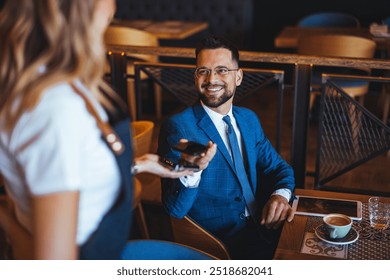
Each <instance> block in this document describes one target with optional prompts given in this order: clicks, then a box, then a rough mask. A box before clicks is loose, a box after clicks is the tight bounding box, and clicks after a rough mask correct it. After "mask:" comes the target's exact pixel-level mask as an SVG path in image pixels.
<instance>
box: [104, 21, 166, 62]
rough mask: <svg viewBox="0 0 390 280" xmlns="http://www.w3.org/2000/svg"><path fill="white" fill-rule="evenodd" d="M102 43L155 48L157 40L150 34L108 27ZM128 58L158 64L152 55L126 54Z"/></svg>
mask: <svg viewBox="0 0 390 280" xmlns="http://www.w3.org/2000/svg"><path fill="white" fill-rule="evenodd" d="M104 42H105V43H106V44H111V45H132V46H149V47H157V46H158V45H159V43H158V38H157V37H156V36H155V35H153V34H152V33H149V32H146V31H142V30H138V29H135V28H130V27H123V26H109V27H108V28H107V30H106V32H105V34H104ZM128 56H131V57H134V58H137V59H141V60H144V61H148V62H158V57H157V56H154V55H143V54H128Z"/></svg>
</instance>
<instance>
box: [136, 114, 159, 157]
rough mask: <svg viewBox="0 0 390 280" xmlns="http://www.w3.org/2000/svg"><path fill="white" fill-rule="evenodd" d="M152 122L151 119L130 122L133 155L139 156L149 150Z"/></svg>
mask: <svg viewBox="0 0 390 280" xmlns="http://www.w3.org/2000/svg"><path fill="white" fill-rule="evenodd" d="M153 129H154V123H153V122H151V121H133V122H131V132H132V134H133V147H134V157H139V156H142V155H144V154H147V153H149V152H150V145H151V143H152V137H153Z"/></svg>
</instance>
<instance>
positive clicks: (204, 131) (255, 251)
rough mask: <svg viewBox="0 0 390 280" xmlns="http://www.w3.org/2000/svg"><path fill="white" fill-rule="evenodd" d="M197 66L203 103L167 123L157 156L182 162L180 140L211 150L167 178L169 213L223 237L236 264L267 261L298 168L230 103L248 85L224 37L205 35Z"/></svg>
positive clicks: (288, 216)
mask: <svg viewBox="0 0 390 280" xmlns="http://www.w3.org/2000/svg"><path fill="white" fill-rule="evenodd" d="M196 64H197V65H196V66H197V68H196V71H195V86H196V89H197V90H198V92H199V98H200V101H199V102H198V103H196V104H195V105H194V106H192V107H190V108H187V109H186V110H184V111H183V112H181V113H179V114H176V115H174V116H172V117H170V118H169V119H168V120H167V121H166V122H164V123H163V124H162V126H161V130H160V135H159V147H158V153H159V154H160V155H161V156H163V157H165V158H167V159H169V160H171V161H173V162H178V161H179V159H180V156H181V154H180V153H179V152H177V151H175V150H174V149H172V147H173V146H175V145H176V144H177V143H178V142H179V141H180V140H181V139H188V140H189V141H195V142H198V143H201V144H204V145H207V146H208V150H207V152H205V153H203V154H202V155H200V156H193V157H188V156H187V157H186V159H187V160H189V161H191V162H192V163H195V164H197V165H198V166H199V171H197V172H194V173H193V174H192V175H190V176H185V177H181V178H179V179H162V181H161V182H162V200H163V205H164V208H165V210H166V211H167V212H168V213H169V214H170V215H171V216H173V217H176V218H182V217H183V216H185V215H188V216H190V217H191V218H192V219H194V220H195V221H196V222H197V223H198V224H200V225H201V226H202V227H203V228H205V229H206V230H208V231H209V232H211V233H212V234H214V235H215V236H217V237H218V238H220V239H221V240H222V241H223V242H224V243H225V244H226V245H227V247H228V250H229V253H230V255H231V257H232V259H270V258H272V256H273V253H274V250H275V248H276V245H277V240H278V233H279V231H278V230H277V229H279V228H280V227H279V226H280V225H281V224H282V223H283V222H284V221H285V220H287V221H291V220H292V219H293V216H294V213H293V210H292V209H291V207H290V205H289V201H290V199H291V198H292V196H293V191H294V174H293V170H292V168H291V166H289V165H288V164H287V163H286V162H285V161H284V160H283V159H282V158H281V157H280V155H279V154H278V153H277V152H276V151H275V150H274V148H273V147H272V145H271V143H270V142H269V140H268V139H267V138H266V137H265V135H264V132H263V130H262V128H261V125H260V121H259V119H258V117H257V115H256V114H255V113H254V112H252V111H251V110H249V109H246V108H240V107H237V106H233V105H232V102H233V96H234V94H235V91H236V87H237V86H239V85H240V84H241V81H242V79H243V71H242V70H241V69H240V68H239V53H238V50H237V49H236V48H235V47H234V46H232V45H231V44H230V43H229V42H227V41H225V40H224V39H222V38H217V37H207V38H205V39H204V40H203V41H202V42H201V43H200V44H199V45H198V47H197V49H196ZM225 116H229V117H230V120H231V124H232V126H233V129H234V132H235V135H236V138H237V139H238V146H239V150H240V151H239V152H241V155H242V158H240V159H241V162H242V160H243V163H244V166H243V167H244V168H245V169H244V168H243V169H242V170H244V171H243V172H237V169H236V167H235V162H236V159H235V157H233V154H234V152H233V150H234V148H233V145H232V143H231V142H232V140H231V139H230V138H229V135H228V133H227V130H228V128H229V129H230V127H229V125H228V124H227V122H226V120H225V118H224V117H225ZM236 146H237V145H236ZM236 150H238V149H236ZM243 173H246V174H243ZM242 176H245V178H244V179H242V178H243V177H242ZM243 180H244V181H245V180H246V181H247V182H248V181H249V184H245V183H243ZM244 185H247V186H248V188H249V189H250V191H252V194H254V196H255V199H254V200H255V201H254V202H253V201H251V202H249V201H250V200H251V199H250V198H248V197H247V196H246V194H245V190H244V188H245V186H244ZM253 203H255V204H256V203H257V204H259V205H261V207H260V206H257V205H256V208H257V209H254V210H253V206H251V205H255V204H253ZM257 211H259V212H261V213H260V214H257V213H255V212H257ZM275 230H276V231H275Z"/></svg>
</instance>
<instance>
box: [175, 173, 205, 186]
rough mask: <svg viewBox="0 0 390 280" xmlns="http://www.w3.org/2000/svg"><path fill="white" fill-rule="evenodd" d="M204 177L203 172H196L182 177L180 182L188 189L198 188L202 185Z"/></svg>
mask: <svg viewBox="0 0 390 280" xmlns="http://www.w3.org/2000/svg"><path fill="white" fill-rule="evenodd" d="M201 175H202V170H201V171H198V172H194V173H193V174H192V175H187V176H183V177H180V178H179V179H180V182H181V183H182V184H183V185H184V187H186V188H197V187H198V186H199V183H200V177H201Z"/></svg>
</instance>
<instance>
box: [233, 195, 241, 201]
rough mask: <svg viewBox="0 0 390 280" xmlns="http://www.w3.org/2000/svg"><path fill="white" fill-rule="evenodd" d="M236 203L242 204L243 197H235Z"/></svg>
mask: <svg viewBox="0 0 390 280" xmlns="http://www.w3.org/2000/svg"><path fill="white" fill-rule="evenodd" d="M234 201H238V202H241V201H242V198H241V197H239V196H237V197H235V198H234Z"/></svg>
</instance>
